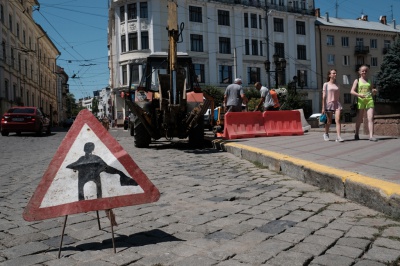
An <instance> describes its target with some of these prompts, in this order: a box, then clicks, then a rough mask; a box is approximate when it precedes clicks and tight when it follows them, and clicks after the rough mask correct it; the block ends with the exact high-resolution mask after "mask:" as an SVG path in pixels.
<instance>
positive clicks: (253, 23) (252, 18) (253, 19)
mask: <svg viewBox="0 0 400 266" xmlns="http://www.w3.org/2000/svg"><path fill="white" fill-rule="evenodd" d="M250 23H251V27H252V28H253V29H257V14H250Z"/></svg>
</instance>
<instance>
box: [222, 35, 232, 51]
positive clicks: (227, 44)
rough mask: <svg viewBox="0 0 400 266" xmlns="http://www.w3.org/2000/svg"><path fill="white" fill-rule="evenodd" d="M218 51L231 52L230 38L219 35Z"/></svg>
mask: <svg viewBox="0 0 400 266" xmlns="http://www.w3.org/2000/svg"><path fill="white" fill-rule="evenodd" d="M219 52H220V53H221V54H230V53H231V39H229V38H225V37H219Z"/></svg>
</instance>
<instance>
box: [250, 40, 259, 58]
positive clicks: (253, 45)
mask: <svg viewBox="0 0 400 266" xmlns="http://www.w3.org/2000/svg"><path fill="white" fill-rule="evenodd" d="M251 54H252V55H258V41H257V40H251Z"/></svg>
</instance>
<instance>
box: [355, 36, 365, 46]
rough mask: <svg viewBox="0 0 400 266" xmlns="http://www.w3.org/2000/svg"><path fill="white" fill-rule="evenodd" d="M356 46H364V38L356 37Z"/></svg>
mask: <svg viewBox="0 0 400 266" xmlns="http://www.w3.org/2000/svg"><path fill="white" fill-rule="evenodd" d="M356 46H357V47H363V46H364V39H363V38H356Z"/></svg>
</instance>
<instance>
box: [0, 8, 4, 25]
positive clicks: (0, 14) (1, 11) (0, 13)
mask: <svg viewBox="0 0 400 266" xmlns="http://www.w3.org/2000/svg"><path fill="white" fill-rule="evenodd" d="M0 21H1V23H3V24H4V7H3V5H0Z"/></svg>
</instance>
